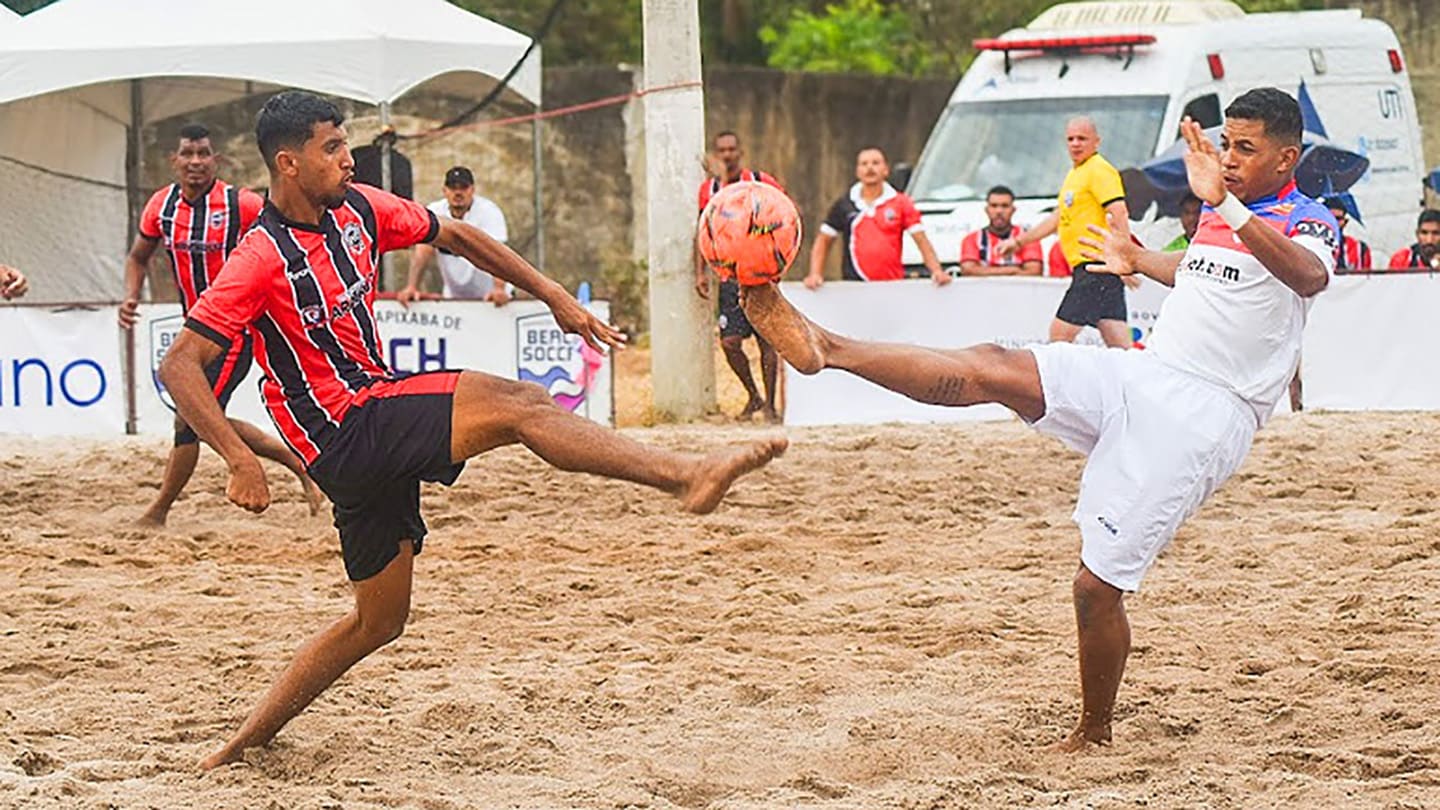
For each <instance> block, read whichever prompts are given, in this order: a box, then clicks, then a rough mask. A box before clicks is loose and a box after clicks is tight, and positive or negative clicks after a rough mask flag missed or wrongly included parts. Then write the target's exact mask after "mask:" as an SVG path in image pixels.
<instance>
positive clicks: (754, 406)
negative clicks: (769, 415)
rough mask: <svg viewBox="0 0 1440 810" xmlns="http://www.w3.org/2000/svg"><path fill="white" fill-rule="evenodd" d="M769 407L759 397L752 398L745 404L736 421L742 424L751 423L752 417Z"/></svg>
mask: <svg viewBox="0 0 1440 810" xmlns="http://www.w3.org/2000/svg"><path fill="white" fill-rule="evenodd" d="M768 407H769V406H768V405H767V404H766V402H765V400H763V399H760V398H758V397H756V398H752V399H751V400H750V401H749V402H747V403H745V408H744V410H742V411H740V415H739V416H737V417H735V419H736V420H738V421H740V422H749V421H750V419H751V417H753V416H754V415H755V414H757V413H759V412H760V411H761V410H763V409H765V408H768Z"/></svg>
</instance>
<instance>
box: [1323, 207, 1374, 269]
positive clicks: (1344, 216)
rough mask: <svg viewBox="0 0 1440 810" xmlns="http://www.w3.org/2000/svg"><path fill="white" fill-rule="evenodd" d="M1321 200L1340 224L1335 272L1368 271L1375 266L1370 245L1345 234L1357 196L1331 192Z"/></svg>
mask: <svg viewBox="0 0 1440 810" xmlns="http://www.w3.org/2000/svg"><path fill="white" fill-rule="evenodd" d="M1320 201H1321V202H1323V203H1325V207H1326V208H1329V209H1330V213H1331V214H1334V215H1335V221H1336V222H1337V223H1339V224H1340V252H1339V253H1338V254H1336V256H1335V272H1337V273H1356V272H1360V273H1368V272H1370V271H1371V270H1373V269H1374V268H1375V262H1374V259H1373V258H1372V257H1371V255H1370V246H1369V245H1367V244H1365V243H1364V242H1362V241H1360V240H1359V239H1356V238H1355V237H1353V236H1346V235H1345V226H1346V225H1347V224H1349V222H1350V206H1352V205H1354V202H1355V198H1354V197H1351V196H1350V195H1349V194H1348V193H1344V194H1331V195H1330V196H1328V197H1325V198H1322V199H1321V200H1320Z"/></svg>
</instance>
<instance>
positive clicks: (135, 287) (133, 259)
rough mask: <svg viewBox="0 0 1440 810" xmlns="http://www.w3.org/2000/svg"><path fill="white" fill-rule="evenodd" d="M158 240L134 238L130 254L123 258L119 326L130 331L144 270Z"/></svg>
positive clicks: (141, 286) (137, 307) (138, 300)
mask: <svg viewBox="0 0 1440 810" xmlns="http://www.w3.org/2000/svg"><path fill="white" fill-rule="evenodd" d="M159 245H160V240H159V239H147V238H145V237H143V236H137V237H135V243H134V244H133V245H131V246H130V253H129V255H127V256H126V257H125V301H124V302H123V303H121V304H120V326H121V327H122V328H125V329H130V328H131V327H133V326H135V316H136V313H137V312H138V311H139V309H140V291H141V290H143V289H145V268H146V267H148V266H149V265H150V257H151V256H154V255H155V248H157V247H159Z"/></svg>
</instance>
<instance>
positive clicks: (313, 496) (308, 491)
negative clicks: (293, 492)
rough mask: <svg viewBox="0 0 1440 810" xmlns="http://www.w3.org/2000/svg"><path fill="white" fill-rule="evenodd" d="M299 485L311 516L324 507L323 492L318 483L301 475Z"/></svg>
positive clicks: (318, 512)
mask: <svg viewBox="0 0 1440 810" xmlns="http://www.w3.org/2000/svg"><path fill="white" fill-rule="evenodd" d="M300 487H301V489H302V491H304V493H305V504H306V505H307V506H309V507H310V515H311V516H312V517H313V516H315V515H318V514H320V510H321V509H323V508H324V507H325V493H324V492H322V491H321V490H320V485H319V484H317V483H315V482H314V481H313V480H311V478H310V476H308V475H306V476H302V478H301V480H300Z"/></svg>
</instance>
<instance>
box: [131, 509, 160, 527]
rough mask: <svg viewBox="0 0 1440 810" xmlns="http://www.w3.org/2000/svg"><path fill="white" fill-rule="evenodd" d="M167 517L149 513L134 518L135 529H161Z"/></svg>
mask: <svg viewBox="0 0 1440 810" xmlns="http://www.w3.org/2000/svg"><path fill="white" fill-rule="evenodd" d="M166 517H167V515H152V514H151V513H149V512H146V513H145V514H143V515H141V516H140V517H138V518H135V527H136V528H138V529H163V528H165V518H166Z"/></svg>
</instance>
